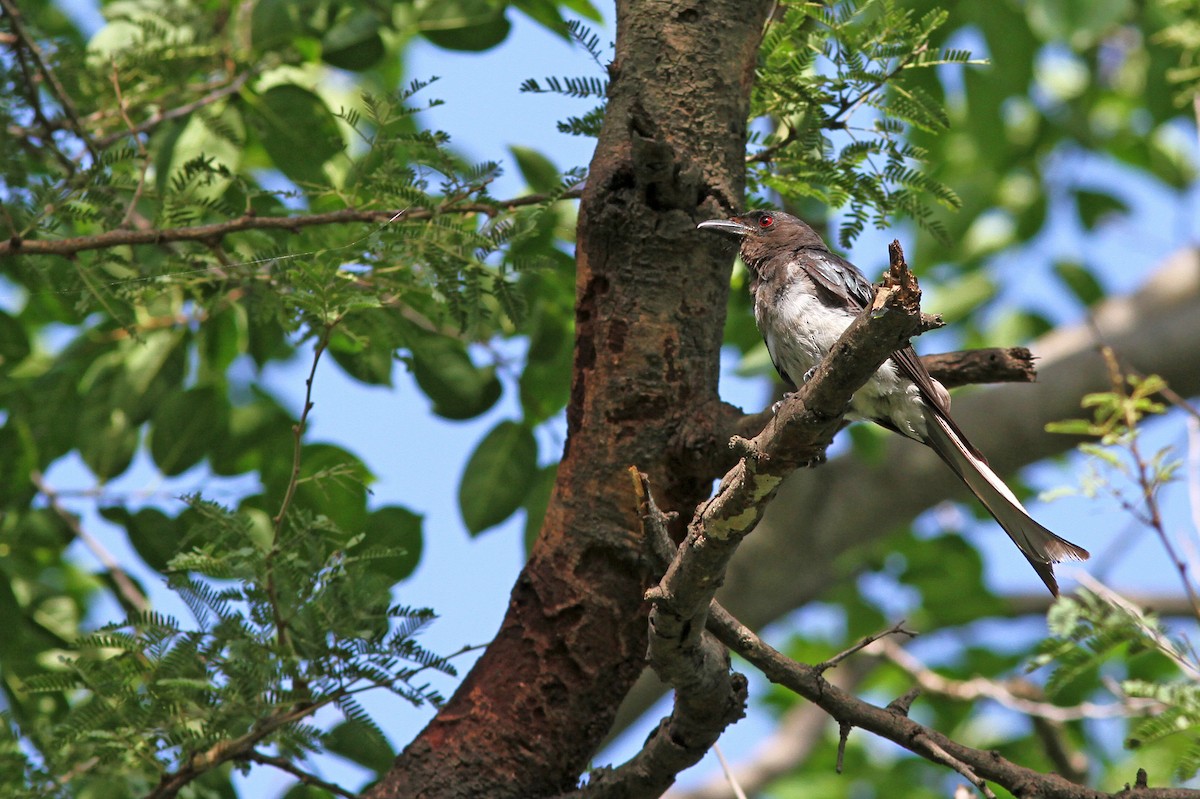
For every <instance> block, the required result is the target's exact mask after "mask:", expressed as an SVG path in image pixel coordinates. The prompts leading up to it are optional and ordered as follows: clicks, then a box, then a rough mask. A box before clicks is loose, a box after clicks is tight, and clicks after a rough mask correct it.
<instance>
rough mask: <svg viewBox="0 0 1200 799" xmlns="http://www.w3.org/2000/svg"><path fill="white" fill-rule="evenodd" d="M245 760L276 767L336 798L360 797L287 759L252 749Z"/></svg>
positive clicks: (352, 798) (353, 798)
mask: <svg viewBox="0 0 1200 799" xmlns="http://www.w3.org/2000/svg"><path fill="white" fill-rule="evenodd" d="M245 759H246V760H249V761H252V762H254V763H260V764H262V765H264V766H274V767H275V768H277V769H279V770H280V771H284V772H287V773H288V774H291V775H292V776H293V777H295V778H296V779H298V780H300V782H301V783H302V784H304V785H308V786H311V787H313V788H319V789H321V790H323V791H328V792H329V793H331V794H334V795H335V796H343V797H345V799H355V798H356V797H357V796H358V794H357V793H355V792H354V791H348V790H346V789H345V788H343V787H342V786H340V785H338V784H336V783H333V782H327V781H325V780H323V779H321V778H320V777H317V776H316V775H314V774H309V773H308V772H307V771H305V770H304V769H302V768H300V767H299V766H297V765H296V764H295V763H293V762H292V761H290V760H288V759H287V758H286V757H274V756H272V755H265V754H263V753H262V752H259V751H258V750H257V749H252V750H250V751H249V752H248V753H246V756H245Z"/></svg>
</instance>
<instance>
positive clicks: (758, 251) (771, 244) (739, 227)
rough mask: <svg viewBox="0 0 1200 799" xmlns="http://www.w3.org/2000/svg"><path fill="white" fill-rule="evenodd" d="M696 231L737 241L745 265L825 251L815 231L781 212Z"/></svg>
mask: <svg viewBox="0 0 1200 799" xmlns="http://www.w3.org/2000/svg"><path fill="white" fill-rule="evenodd" d="M696 227H698V228H705V229H707V230H716V231H720V232H721V233H728V234H731V235H734V236H737V237H738V238H740V239H741V249H742V258H743V259H744V260H745V261H746V262H747V263H750V262H752V261H760V260H762V259H765V258H769V257H771V256H772V255H774V254H775V253H777V252H781V251H787V252H792V251H795V250H798V249H801V248H804V247H816V248H820V249H822V250H824V249H827V248H826V246H825V242H824V241H822V240H821V237H820V236H819V235H818V234H817V231H815V230H813V229H812V228H811V227H809V226H808V225H807V224H805V223H804V222H802V221H801V220H799V219H797V218H796V217H794V216H792V215H791V214H786V213H784V212H783V211H751V212H750V213H748V214H742V215H740V216H735V217H731V218H730V219H709V220H707V221H704V222H701V223H700V224H699V225H697V226H696Z"/></svg>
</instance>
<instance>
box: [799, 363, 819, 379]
mask: <svg viewBox="0 0 1200 799" xmlns="http://www.w3.org/2000/svg"><path fill="white" fill-rule="evenodd" d="M816 373H817V367H815V366H814V367H813V368H811V369H809V370H808V371H807V372H805V373H804V377H802V378H800V380H801V382H804V383H807V382H808V381H809V380H812V379H813V375H815V374H816Z"/></svg>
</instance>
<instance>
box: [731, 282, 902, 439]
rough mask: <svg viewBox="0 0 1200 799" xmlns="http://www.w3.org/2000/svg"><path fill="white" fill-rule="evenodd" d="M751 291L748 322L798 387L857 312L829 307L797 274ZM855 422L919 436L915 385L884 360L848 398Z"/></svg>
mask: <svg viewBox="0 0 1200 799" xmlns="http://www.w3.org/2000/svg"><path fill="white" fill-rule="evenodd" d="M752 291H753V293H754V320H755V322H756V324H757V325H758V329H759V332H760V333H762V336H763V340H764V341H765V342H766V345H767V352H768V353H770V355H771V362H772V363H773V364H775V368H776V370H777V371H778V372H779V373H780V375H781V376H782V377H783V378H784V379H785V380H787V381H789V382H791V383H792V384H793V385H795V386H799V385H801V384H802V383H803V381H804V376H805V374H807V373H808V372H809V370H811V369H813V368H814V367H816V366H817V364H819V363H820V362H821V361H822V360H823V359H824V358H825V356H826V355H827V354H829V350H830V349H832V348H833V345H834V343H835V342H836V341H837V340H838V338H839V337H840V336H841V335H842V333H844V332H845V330H846V328H847V327H849V326H850V323H851V322H853V321H854V318H855V316H857V309H854V310H853V311H852V309H850V308H847V307H845V306H838V305H831V304H830V303H829V302H827V301H826V300H825V298H824V297H823V296H821V294H820V293H819V292H818V290H817V288H816V286H815V284H814V283H813V282H812V281H811V280H810V279H809V278H808V277H807V276H806V275H805V274H804V273H803V271H801V270H798V269H796V270H791V274H789V276H788V278H787V279H786V280H779V279H776V280H770V281H765V280H759V281H756V285H754V286H753V289H752ZM847 415H848V416H849V417H850V418H852V419H856V420H872V421H880V422H884V423H887V424H889V425H890V426H892V427H894V428H895V429H896V430H898V431H899V432H901V433H903V434H904V435H906V436H908V437H910V438H915V439H918V440H921V439H922V438H923V436H924V434H925V415H924V403H923V402H922V400H921V398H920V392H919V391H918V389H917V387H916V385H915V384H914V383H913V382H912V381H910V380H907V379H905V378H904V377H903V376H901V374H900V371H899V370H898V369H897V368H896V364H895V363H893V362H892V361H890V360H889V361H887V362H886V363H884V365H883V366H881V367H880V368H879V371H877V372H876V373H875V374H874V375H873V376H872V377H871V379H870V380H869V381H867V384H866V385H865V386H863V387H862V388H861V389H859V390H858V392H857V393H856V394H855V395H854V399H853V400H852V402H851V406H850V412H849V413H848V414H847Z"/></svg>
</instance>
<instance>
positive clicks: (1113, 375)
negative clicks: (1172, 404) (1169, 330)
mask: <svg viewBox="0 0 1200 799" xmlns="http://www.w3.org/2000/svg"><path fill="white" fill-rule="evenodd" d="M1100 354H1101V356H1103V358H1104V363H1105V365H1106V366H1107V367H1108V375H1109V381H1110V382H1111V384H1112V390H1113V392H1114V393H1116V394H1119V395H1120V396H1121V398H1122V399H1123V400H1128V395H1127V394H1126V392H1125V384H1126V376H1125V373H1124V371H1123V370H1122V369H1121V365H1120V363H1119V362H1118V360H1117V356H1116V353H1115V352H1114V351H1113V349H1112V347H1109V346H1108V345H1101V347H1100ZM1122 404H1123V407H1124V409H1125V426H1126V428H1128V430H1129V443H1128V447H1129V454H1130V455H1131V456H1132V457H1133V461H1134V465H1135V467H1136V468H1135V470H1134V477H1135V479H1136V481H1137V485H1138V488H1139V489H1141V492H1142V502H1143V503H1144V504H1145V508H1146V512H1147V513H1148V514H1149V515H1148V517H1147V519H1146V521H1147V522H1148V523H1149V525H1150V528H1151V529H1152V530H1154V532H1155V534H1156V535H1157V536H1158V540H1159V542H1160V543H1161V544H1162V546H1163V549H1164V550H1165V551H1166V553H1167V557H1168V558H1170V559H1171V563H1172V565H1174V566H1175V570H1176V571H1177V572H1179V579H1180V581H1181V582H1182V583H1183V589H1184V591H1185V592H1187V596H1188V599H1189V600H1190V601H1191V603H1192V609H1193V611H1194V613H1195V616H1196V618H1197V619H1200V597H1198V596H1197V595H1196V590H1195V587H1194V586H1193V585H1192V580H1191V578H1190V577H1189V576H1188V568H1187V563H1186V562H1184V560H1183V558H1182V557H1180V556H1179V554H1178V553H1177V552H1176V551H1175V546H1174V545H1173V544H1172V543H1171V538H1170V536H1168V535H1167V529H1166V526H1165V524H1164V522H1163V517H1162V512H1161V510H1160V508H1159V505H1158V496H1157V494H1156V486H1155V478H1154V476H1153V475H1152V474H1151V468H1150V465H1149V463H1147V461H1146V459H1145V458H1143V457H1142V451H1141V447H1139V446H1138V437H1137V431H1136V426H1137V418H1136V416H1135V414H1134V409H1133V406H1132V404H1131V403H1129V402H1127V401H1126V402H1123V403H1122Z"/></svg>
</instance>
